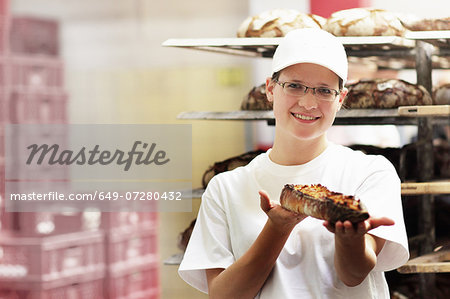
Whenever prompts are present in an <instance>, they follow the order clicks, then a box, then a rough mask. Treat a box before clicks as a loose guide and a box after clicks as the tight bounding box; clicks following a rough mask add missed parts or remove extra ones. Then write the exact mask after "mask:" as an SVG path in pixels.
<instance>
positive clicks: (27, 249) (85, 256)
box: [0, 232, 104, 285]
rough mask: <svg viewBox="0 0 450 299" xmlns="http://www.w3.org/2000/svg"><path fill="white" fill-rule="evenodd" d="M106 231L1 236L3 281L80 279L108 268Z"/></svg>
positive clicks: (0, 267)
mask: <svg viewBox="0 0 450 299" xmlns="http://www.w3.org/2000/svg"><path fill="white" fill-rule="evenodd" d="M103 251H104V247H103V233H102V232H81V233H73V234H66V235H59V236H51V237H45V238H14V237H9V236H4V235H2V236H1V238H0V285H5V284H13V283H18V284H20V283H26V284H29V283H33V282H34V283H43V282H51V281H57V280H61V279H66V280H70V279H80V278H81V277H83V276H84V275H86V273H90V272H92V271H103V270H104V254H103Z"/></svg>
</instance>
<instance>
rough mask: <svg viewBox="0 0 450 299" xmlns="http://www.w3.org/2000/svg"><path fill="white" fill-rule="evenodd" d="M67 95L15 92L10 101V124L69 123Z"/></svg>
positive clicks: (61, 93)
mask: <svg viewBox="0 0 450 299" xmlns="http://www.w3.org/2000/svg"><path fill="white" fill-rule="evenodd" d="M67 105H68V102H67V94H66V93H64V92H62V91H56V92H32V91H30V90H27V91H25V90H17V89H15V90H13V91H12V92H11V94H10V97H9V100H8V107H6V108H7V109H8V112H9V117H8V118H9V119H8V120H7V122H9V123H21V124H24V123H32V124H33V123H67V121H68V118H67Z"/></svg>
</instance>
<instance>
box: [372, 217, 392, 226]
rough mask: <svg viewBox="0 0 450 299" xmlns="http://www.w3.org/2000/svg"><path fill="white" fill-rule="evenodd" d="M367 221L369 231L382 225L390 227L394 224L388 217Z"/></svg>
mask: <svg viewBox="0 0 450 299" xmlns="http://www.w3.org/2000/svg"><path fill="white" fill-rule="evenodd" d="M368 221H369V224H370V229H374V228H377V227H379V226H383V225H385V226H390V225H394V224H395V222H394V220H392V219H390V218H388V217H380V218H369V219H368Z"/></svg>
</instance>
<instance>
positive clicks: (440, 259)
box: [397, 250, 450, 274]
mask: <svg viewBox="0 0 450 299" xmlns="http://www.w3.org/2000/svg"><path fill="white" fill-rule="evenodd" d="M397 271H398V272H400V273H403V274H410V273H444V272H450V250H442V251H437V252H433V253H429V254H426V255H422V256H419V257H417V258H414V259H411V260H409V261H408V262H407V263H406V264H405V265H403V266H401V267H400V268H398V269H397Z"/></svg>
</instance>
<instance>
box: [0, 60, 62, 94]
mask: <svg viewBox="0 0 450 299" xmlns="http://www.w3.org/2000/svg"><path fill="white" fill-rule="evenodd" d="M6 66H7V67H8V61H7V62H6ZM9 70H10V72H11V74H10V78H9V79H10V84H11V86H13V87H16V86H19V87H26V88H31V89H43V88H46V89H48V88H62V87H63V86H64V64H63V61H62V60H61V59H59V58H55V57H46V56H23V55H21V56H18V55H14V56H11V59H10V67H9Z"/></svg>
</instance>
